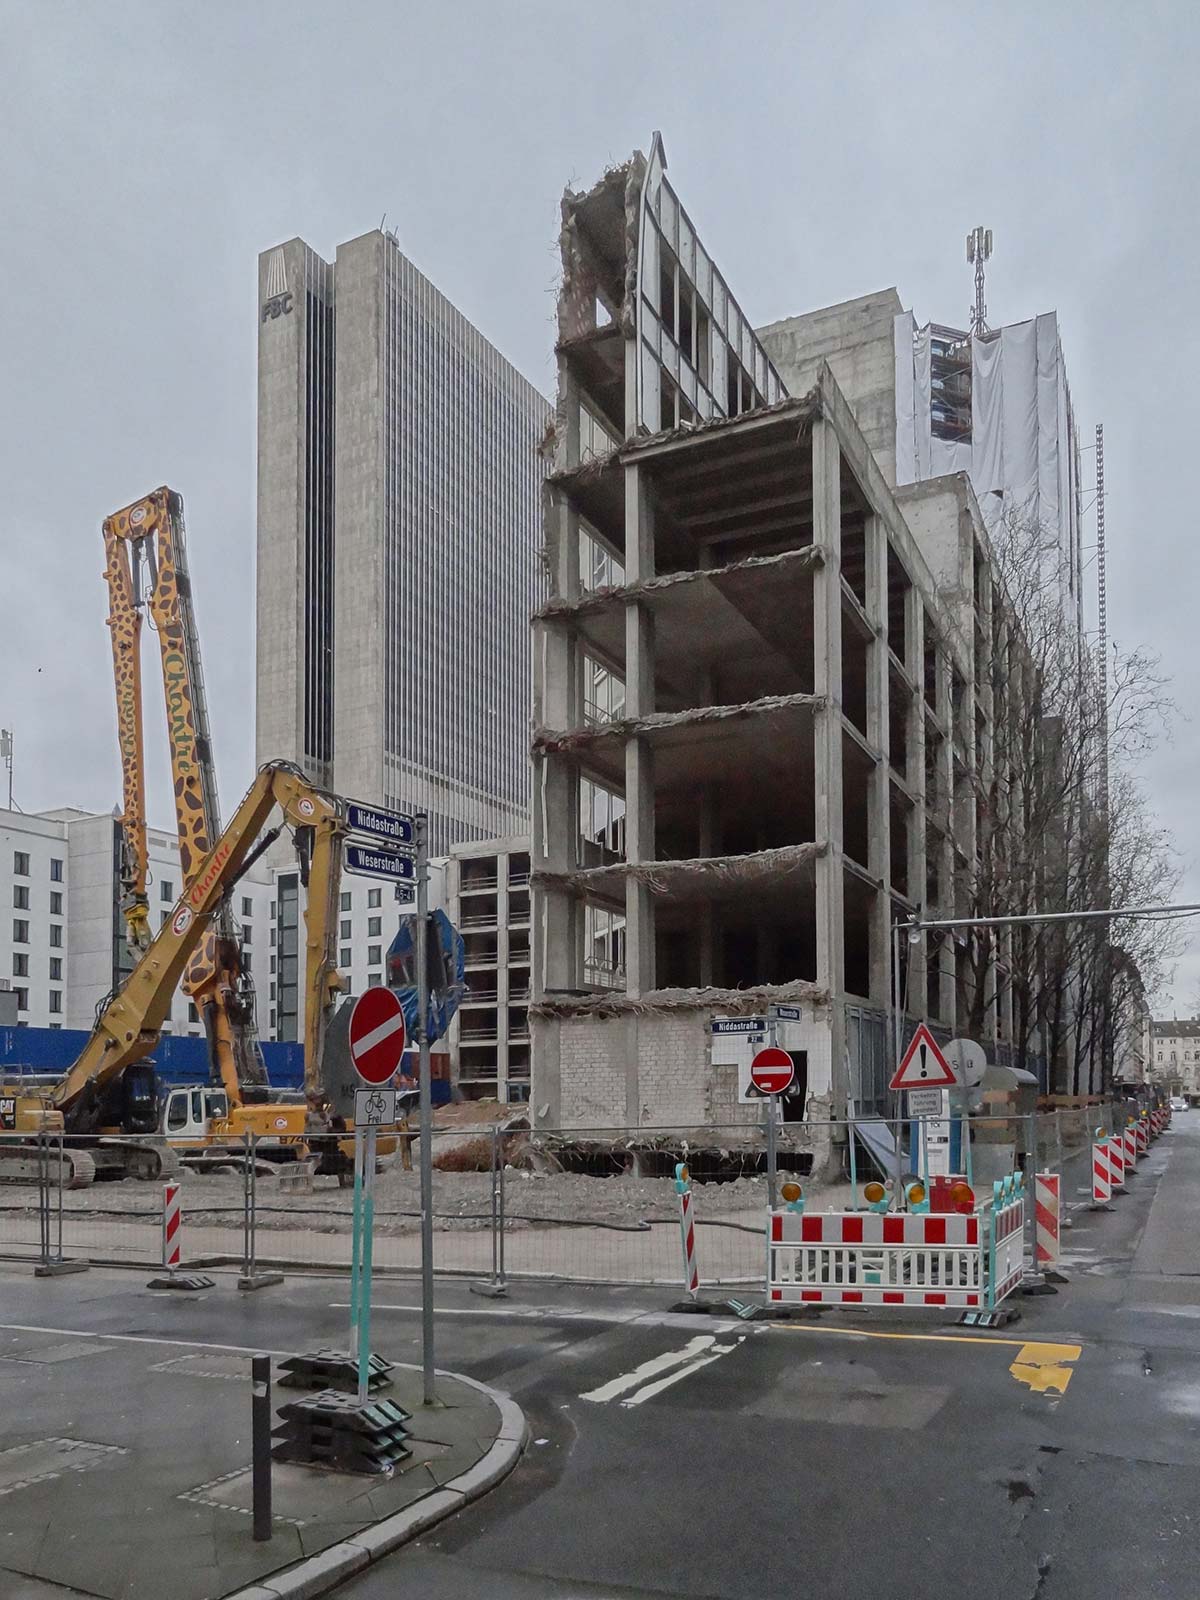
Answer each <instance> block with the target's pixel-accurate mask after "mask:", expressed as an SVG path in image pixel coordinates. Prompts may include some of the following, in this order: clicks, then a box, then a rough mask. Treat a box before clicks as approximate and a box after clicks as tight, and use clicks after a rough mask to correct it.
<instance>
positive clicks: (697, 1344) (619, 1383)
mask: <svg viewBox="0 0 1200 1600" xmlns="http://www.w3.org/2000/svg"><path fill="white" fill-rule="evenodd" d="M716 1342H717V1341H716V1340H715V1339H714V1338H713V1336H712V1334H711V1333H702V1334H698V1335H697V1337H696V1338H695V1339H690V1340H689V1341H688V1343H687V1344H685V1345H684V1347H683V1349H682V1350H667V1351H665V1352H664V1353H663V1354H662V1355H660V1356H651V1358H650V1360H649V1361H643V1362H642V1364H641V1366H640V1367H634V1369H633V1371H632V1372H622V1373H621V1374H620V1375H619V1376H618V1377H616V1378H612V1379H610V1381H609V1382H608V1383H602V1384H601V1385H600V1387H599V1388H598V1389H589V1390H588V1391H587V1393H586V1394H581V1395H580V1396H579V1398H580V1399H581V1400H594V1401H595V1402H596V1403H597V1404H598V1405H602V1404H603V1403H604V1402H605V1401H606V1400H615V1399H616V1398H617V1396H618V1395H619V1394H624V1393H625V1391H626V1390H627V1389H636V1388H638V1387H639V1386H640V1385H641V1384H643V1383H645V1382H646V1380H647V1379H649V1378H656V1377H657V1376H658V1374H659V1373H660V1372H665V1371H666V1370H667V1369H668V1368H669V1367H677V1366H680V1365H682V1364H683V1363H684V1362H689V1361H693V1360H694V1359H695V1358H696V1357H697V1356H699V1355H700V1354H701V1353H702V1352H704V1351H706V1350H708V1349H710V1348H711V1347H712V1346H713V1345H714V1344H716Z"/></svg>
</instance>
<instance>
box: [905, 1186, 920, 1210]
mask: <svg viewBox="0 0 1200 1600" xmlns="http://www.w3.org/2000/svg"><path fill="white" fill-rule="evenodd" d="M904 1198H905V1199H906V1200H907V1201H908V1206H909V1210H910V1211H916V1210H918V1209H919V1208H921V1207H923V1205H924V1203H925V1185H924V1184H923V1183H922V1182H921V1181H920V1179H919V1178H914V1179H913V1180H912V1181H911V1182H909V1183H908V1184H907V1185H906V1186H905V1189H904Z"/></svg>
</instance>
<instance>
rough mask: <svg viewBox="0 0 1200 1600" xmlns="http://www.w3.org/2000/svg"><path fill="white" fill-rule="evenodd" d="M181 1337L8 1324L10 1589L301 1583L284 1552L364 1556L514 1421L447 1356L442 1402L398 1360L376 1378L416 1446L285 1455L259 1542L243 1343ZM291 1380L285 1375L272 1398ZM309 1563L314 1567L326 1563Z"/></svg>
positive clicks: (137, 1599) (142, 1591) (146, 1589)
mask: <svg viewBox="0 0 1200 1600" xmlns="http://www.w3.org/2000/svg"><path fill="white" fill-rule="evenodd" d="M173 1343H174V1345H175V1347H174V1348H164V1345H163V1344H162V1343H160V1342H158V1341H156V1340H152V1339H147V1340H146V1341H145V1342H140V1341H132V1340H131V1341H128V1342H117V1341H115V1340H112V1339H108V1340H106V1339H105V1338H104V1336H103V1335H101V1336H100V1337H98V1338H94V1339H93V1338H78V1339H69V1340H59V1339H54V1338H53V1337H51V1336H49V1335H47V1336H45V1337H39V1336H37V1335H34V1334H30V1333H21V1334H20V1335H17V1334H13V1333H8V1334H6V1335H3V1336H0V1407H2V1409H0V1416H3V1426H2V1427H0V1595H3V1596H5V1600H9V1597H10V1596H14V1597H15V1596H21V1595H23V1593H24V1592H27V1593H28V1595H29V1596H30V1600H41V1596H42V1595H43V1594H54V1593H57V1594H59V1595H60V1600H61V1596H62V1591H63V1590H64V1589H65V1590H66V1592H67V1593H68V1594H70V1593H72V1592H74V1593H81V1594H86V1595H89V1596H97V1597H100V1600H163V1597H164V1596H168V1595H169V1596H170V1600H219V1597H220V1596H223V1595H227V1594H231V1593H233V1592H234V1591H237V1590H242V1589H243V1588H247V1587H249V1586H252V1585H254V1584H262V1585H264V1587H269V1588H272V1589H274V1588H275V1586H276V1585H284V1586H286V1584H287V1583H288V1582H290V1583H292V1586H293V1589H295V1584H296V1582H297V1581H299V1575H298V1573H293V1574H287V1575H286V1576H285V1575H282V1574H281V1569H283V1568H287V1567H288V1566H290V1565H291V1564H293V1563H298V1562H305V1563H309V1562H311V1561H312V1560H313V1558H315V1557H321V1558H322V1560H326V1564H327V1565H329V1567H330V1570H331V1571H332V1570H333V1569H334V1568H335V1567H336V1566H337V1563H338V1562H339V1561H341V1562H342V1564H343V1566H344V1565H345V1564H346V1562H347V1561H348V1559H349V1555H353V1556H354V1559H355V1560H356V1561H358V1562H359V1564H362V1562H363V1561H365V1560H366V1559H367V1555H366V1553H365V1551H366V1548H367V1545H366V1542H365V1531H366V1530H372V1529H375V1528H376V1527H377V1525H378V1524H379V1523H380V1521H381V1519H386V1518H396V1517H397V1516H398V1514H410V1515H411V1514H412V1513H413V1512H414V1510H415V1509H416V1508H418V1507H419V1506H420V1504H421V1502H422V1501H428V1502H429V1504H430V1506H431V1508H433V1507H435V1506H438V1507H440V1508H441V1511H442V1514H445V1511H446V1509H447V1507H448V1506H451V1505H452V1506H454V1507H455V1508H457V1507H458V1506H461V1505H462V1504H463V1503H464V1496H463V1494H462V1493H458V1494H454V1495H453V1496H447V1495H446V1494H445V1491H444V1486H445V1485H447V1484H450V1483H453V1482H454V1480H456V1479H460V1478H463V1477H465V1475H466V1474H468V1473H470V1472H472V1470H473V1469H474V1468H476V1467H477V1465H478V1463H479V1462H480V1460H481V1459H482V1458H483V1457H484V1456H485V1455H486V1454H487V1453H488V1451H489V1450H491V1449H492V1447H493V1446H495V1445H496V1443H497V1440H498V1438H499V1437H500V1435H501V1432H502V1431H507V1432H511V1431H512V1419H511V1417H510V1416H509V1415H508V1414H507V1413H508V1412H510V1411H511V1405H510V1404H504V1403H503V1402H502V1397H500V1396H496V1397H495V1399H493V1398H492V1397H491V1396H490V1395H489V1393H488V1392H487V1391H486V1390H483V1389H482V1388H480V1387H479V1386H478V1385H474V1384H470V1383H468V1382H466V1381H464V1380H461V1379H459V1378H457V1377H455V1376H454V1375H452V1374H446V1373H439V1374H438V1378H437V1392H438V1403H437V1404H436V1405H433V1406H429V1407H426V1406H424V1405H423V1404H422V1386H421V1374H420V1372H419V1371H417V1370H416V1369H413V1368H410V1367H397V1368H395V1369H394V1372H393V1378H394V1383H393V1386H392V1387H391V1388H389V1389H387V1390H384V1391H383V1394H384V1395H386V1397H387V1398H389V1399H392V1400H395V1401H396V1402H397V1403H398V1404H399V1405H400V1406H402V1407H403V1408H404V1409H405V1410H406V1411H408V1412H409V1413H410V1414H411V1421H410V1422H409V1423H408V1424H407V1429H408V1432H409V1436H410V1437H409V1445H410V1449H411V1454H410V1456H409V1457H408V1458H407V1459H405V1460H404V1461H403V1462H401V1463H400V1464H399V1465H398V1466H397V1467H396V1469H395V1470H394V1471H393V1472H392V1473H391V1474H390V1475H386V1476H384V1475H375V1474H358V1473H343V1472H335V1471H330V1470H328V1469H323V1468H315V1467H305V1466H298V1465H294V1464H290V1463H286V1464H285V1463H281V1462H280V1463H275V1464H274V1465H273V1470H272V1488H273V1504H272V1512H273V1520H272V1537H271V1539H270V1540H269V1541H266V1542H262V1543H256V1542H255V1541H254V1539H253V1483H252V1475H251V1467H250V1454H251V1383H250V1357H249V1355H238V1354H236V1353H230V1352H229V1351H228V1350H224V1351H222V1350H215V1351H214V1350H209V1349H205V1348H203V1347H193V1348H188V1347H187V1346H186V1344H184V1342H183V1341H178V1342H177V1343H176V1342H173ZM296 1398H297V1392H296V1391H293V1390H290V1389H280V1388H279V1387H278V1386H276V1387H275V1389H274V1390H273V1410H276V1411H277V1410H278V1407H279V1406H281V1405H283V1404H285V1403H287V1402H288V1401H289V1400H294V1399H296ZM509 1453H510V1455H514V1454H515V1453H514V1452H512V1451H510V1452H509ZM415 1521H416V1519H415V1517H414V1525H415ZM393 1526H394V1527H395V1526H400V1524H399V1523H394V1524H393ZM356 1536H362V1537H363V1538H364V1544H362V1545H357V1546H356V1545H355V1544H354V1543H353V1541H354V1539H355V1537H356ZM391 1542H393V1543H394V1542H395V1541H394V1539H393V1540H392V1541H391ZM331 1547H337V1551H340V1552H341V1555H338V1554H337V1553H336V1552H335V1551H334V1550H333V1549H332V1548H331ZM322 1552H328V1553H329V1554H328V1557H327V1558H326V1557H323V1556H322ZM303 1570H304V1571H305V1572H306V1573H307V1574H308V1577H307V1578H306V1579H305V1580H304V1582H305V1583H309V1582H311V1583H316V1582H317V1580H318V1577H319V1573H318V1572H317V1571H316V1569H315V1568H310V1567H309V1566H307V1565H306V1566H305V1568H304V1569H303ZM277 1574H280V1575H279V1576H276V1575H277ZM45 1585H58V1586H61V1587H60V1588H59V1589H58V1590H55V1589H53V1588H51V1589H48V1590H47V1589H45V1588H44V1587H43V1586H45ZM22 1586H23V1587H22ZM296 1592H299V1591H296ZM312 1592H318V1591H317V1590H316V1589H314V1590H313V1591H312Z"/></svg>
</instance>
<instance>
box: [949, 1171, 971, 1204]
mask: <svg viewBox="0 0 1200 1600" xmlns="http://www.w3.org/2000/svg"><path fill="white" fill-rule="evenodd" d="M950 1198H951V1200H952V1201H953V1202H954V1204H955V1205H956V1206H957V1207H958V1208H959V1209H960V1210H962V1211H974V1209H975V1191H974V1189H972V1187H971V1185H970V1184H969V1183H965V1182H964V1181H963V1180H962V1179H961V1178H960V1179H959V1181H958V1182H957V1183H952V1184H951V1185H950Z"/></svg>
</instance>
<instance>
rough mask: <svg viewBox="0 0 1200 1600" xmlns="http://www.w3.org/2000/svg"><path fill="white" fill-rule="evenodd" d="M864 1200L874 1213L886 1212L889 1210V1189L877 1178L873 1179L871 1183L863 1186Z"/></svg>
mask: <svg viewBox="0 0 1200 1600" xmlns="http://www.w3.org/2000/svg"><path fill="white" fill-rule="evenodd" d="M863 1199H864V1200H865V1201H866V1202H867V1204H868V1205H869V1206H870V1207H871V1210H872V1211H886V1210H887V1208H888V1192H887V1189H886V1187H885V1186H884V1185H883V1184H882V1183H880V1182H879V1181H878V1179H876V1178H872V1180H871V1182H870V1183H864V1184H863Z"/></svg>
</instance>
